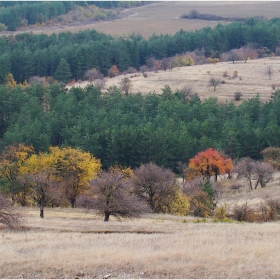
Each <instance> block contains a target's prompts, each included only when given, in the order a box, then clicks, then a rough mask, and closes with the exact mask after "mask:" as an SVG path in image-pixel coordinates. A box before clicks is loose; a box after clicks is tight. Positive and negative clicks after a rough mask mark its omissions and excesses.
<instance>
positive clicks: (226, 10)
mask: <svg viewBox="0 0 280 280" xmlns="http://www.w3.org/2000/svg"><path fill="white" fill-rule="evenodd" d="M194 9H196V10H198V11H199V12H200V13H208V14H214V15H217V16H224V17H226V16H228V17H253V16H264V17H266V18H268V19H270V18H273V17H278V16H279V12H278V11H279V9H280V2H279V1H262V2H261V1H247V2H246V1H162V2H155V3H152V4H150V5H146V6H142V7H136V8H131V9H127V10H124V11H122V12H120V14H119V16H120V17H121V18H120V19H119V20H115V21H108V22H106V21H105V22H102V21H101V22H97V23H92V24H83V25H78V24H77V23H76V25H75V26H53V27H47V28H36V29H32V30H27V29H23V30H22V31H18V32H15V33H19V32H28V31H32V32H33V33H45V34H52V33H59V32H62V31H70V32H77V31H80V30H85V29H95V30H97V31H99V32H103V33H105V34H110V35H113V36H123V35H128V34H132V33H136V34H141V35H142V36H143V37H144V38H146V39H148V38H149V37H150V36H152V35H153V34H154V33H156V34H160V33H163V34H175V33H176V32H178V31H179V30H180V29H181V28H182V29H183V30H196V29H201V28H203V27H207V26H209V27H214V26H216V25H217V24H218V23H219V22H218V21H204V20H191V19H181V18H180V16H181V15H182V14H188V13H189V12H190V11H191V10H194ZM221 23H224V22H223V21H222V22H221ZM3 34H13V32H4V33H3Z"/></svg>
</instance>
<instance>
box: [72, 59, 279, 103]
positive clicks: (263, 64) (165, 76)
mask: <svg viewBox="0 0 280 280" xmlns="http://www.w3.org/2000/svg"><path fill="white" fill-rule="evenodd" d="M270 65H271V66H272V67H273V69H274V74H273V76H272V79H269V76H268V75H267V74H266V71H267V67H268V66H270ZM225 71H227V73H229V76H231V75H232V74H233V73H234V71H237V72H238V76H239V77H242V79H241V80H240V79H230V77H227V78H223V75H224V72H225ZM147 74H148V75H147V77H146V78H144V77H143V75H142V74H140V73H138V75H137V77H134V78H133V79H131V85H132V87H131V92H132V93H137V92H141V93H143V94H148V93H150V92H156V93H159V94H160V93H161V92H162V91H161V89H162V88H164V86H165V85H169V86H170V87H171V89H172V90H173V91H176V90H180V89H182V88H183V87H184V86H188V85H190V86H191V87H192V92H193V93H197V94H198V95H199V96H200V97H201V98H202V99H205V98H208V97H210V96H213V97H216V98H217V99H218V100H219V101H220V102H226V101H231V100H234V99H235V96H234V94H235V92H237V91H238V92H241V93H242V97H241V100H240V101H235V103H236V104H240V103H241V102H242V101H243V100H244V99H249V98H253V97H255V96H256V95H257V94H258V93H259V94H260V98H261V100H262V101H268V100H269V98H270V96H271V94H272V93H273V92H274V90H273V89H272V88H271V84H272V83H273V82H275V81H278V80H279V78H280V57H270V58H262V59H256V60H249V61H247V63H244V61H237V62H235V63H234V64H233V63H232V62H220V63H217V64H204V65H194V66H188V67H178V68H174V69H173V70H172V71H166V72H165V71H163V70H162V71H158V73H155V72H147ZM123 77H124V76H123V75H120V76H116V77H114V78H110V79H108V80H107V83H106V88H108V87H110V86H113V85H115V86H118V87H119V86H120V81H121V79H122V78H123ZM212 77H213V78H217V79H223V80H224V81H225V83H224V84H220V85H219V86H217V88H216V91H214V89H213V87H209V86H208V84H209V80H210V78H212ZM86 85H88V82H81V83H79V84H78V83H77V84H75V86H80V87H85V86H86ZM67 88H71V87H70V86H67Z"/></svg>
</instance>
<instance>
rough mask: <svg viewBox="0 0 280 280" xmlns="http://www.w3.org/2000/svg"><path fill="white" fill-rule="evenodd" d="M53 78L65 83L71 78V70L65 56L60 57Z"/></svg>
mask: <svg viewBox="0 0 280 280" xmlns="http://www.w3.org/2000/svg"><path fill="white" fill-rule="evenodd" d="M55 78H56V79H57V80H58V81H61V82H64V83H67V82H69V81H70V80H71V70H70V65H69V63H68V62H67V60H66V59H65V58H61V60H60V62H59V64H58V66H57V68H56V71H55Z"/></svg>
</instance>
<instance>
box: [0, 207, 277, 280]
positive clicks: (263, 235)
mask: <svg viewBox="0 0 280 280" xmlns="http://www.w3.org/2000/svg"><path fill="white" fill-rule="evenodd" d="M24 216H26V226H27V227H30V229H29V230H23V231H19V232H10V231H8V230H1V231H0V251H1V255H0V278H17V279H18V278H33V279H35V278H37V279H38V278H75V277H76V276H77V275H79V277H80V278H103V277H104V276H106V275H107V276H108V275H110V276H108V277H109V278H200V279H201V278H280V267H279V261H280V255H279V251H280V245H279V244H280V237H279V230H280V224H279V223H278V222H275V223H268V224H246V223H245V224H237V223H233V224H216V223H215V224H214V223H211V222H208V223H203V224H197V223H193V222H192V219H191V218H187V220H188V222H187V223H183V222H182V221H183V218H182V217H173V216H169V215H156V214H155V215H150V216H146V217H144V218H142V219H139V220H133V221H122V222H119V221H110V222H109V223H104V222H102V221H101V220H100V219H99V218H98V219H97V218H96V217H95V216H94V215H93V214H85V213H83V212H81V211H80V210H71V209H47V211H46V218H45V219H44V220H42V219H40V218H39V217H38V210H37V209H36V210H35V209H24ZM102 231H103V233H102ZM106 232H107V234H106ZM109 232H111V233H110V234H109ZM144 232H146V234H145V233H144Z"/></svg>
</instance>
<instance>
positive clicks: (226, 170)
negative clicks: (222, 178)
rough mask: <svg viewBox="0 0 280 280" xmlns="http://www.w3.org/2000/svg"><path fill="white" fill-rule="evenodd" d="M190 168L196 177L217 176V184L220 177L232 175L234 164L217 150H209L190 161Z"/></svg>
mask: <svg viewBox="0 0 280 280" xmlns="http://www.w3.org/2000/svg"><path fill="white" fill-rule="evenodd" d="M189 168H190V169H192V170H193V171H194V174H196V175H200V176H203V177H208V178H210V177H211V176H215V181H216V182H217V178H218V175H221V174H229V175H230V172H231V171H232V169H233V162H232V159H231V158H225V157H223V156H221V155H220V154H219V152H218V151H217V150H215V149H213V148H209V149H207V150H205V151H203V152H200V153H198V154H197V155H196V156H195V157H194V158H192V159H190V162H189Z"/></svg>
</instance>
